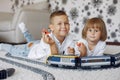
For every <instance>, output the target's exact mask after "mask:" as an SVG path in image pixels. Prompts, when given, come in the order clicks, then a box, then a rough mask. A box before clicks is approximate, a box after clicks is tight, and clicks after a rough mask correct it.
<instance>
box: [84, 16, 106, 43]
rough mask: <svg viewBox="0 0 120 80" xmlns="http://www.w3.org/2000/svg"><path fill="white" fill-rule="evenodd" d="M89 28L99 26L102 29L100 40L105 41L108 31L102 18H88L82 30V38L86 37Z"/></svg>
mask: <svg viewBox="0 0 120 80" xmlns="http://www.w3.org/2000/svg"><path fill="white" fill-rule="evenodd" d="M89 28H98V29H100V31H101V37H100V40H102V41H105V40H106V38H107V31H106V26H105V23H104V21H103V20H102V19H100V18H91V19H88V20H87V22H86V24H85V26H84V28H83V30H82V38H84V39H86V34H87V30H88V29H89Z"/></svg>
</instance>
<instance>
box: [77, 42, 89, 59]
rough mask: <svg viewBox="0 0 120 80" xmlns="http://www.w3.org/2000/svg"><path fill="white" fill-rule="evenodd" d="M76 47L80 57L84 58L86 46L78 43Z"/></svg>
mask: <svg viewBox="0 0 120 80" xmlns="http://www.w3.org/2000/svg"><path fill="white" fill-rule="evenodd" d="M77 46H78V50H79V52H80V53H81V54H80V57H83V56H86V55H87V49H86V46H85V45H84V44H83V43H80V42H79V43H78V44H77Z"/></svg>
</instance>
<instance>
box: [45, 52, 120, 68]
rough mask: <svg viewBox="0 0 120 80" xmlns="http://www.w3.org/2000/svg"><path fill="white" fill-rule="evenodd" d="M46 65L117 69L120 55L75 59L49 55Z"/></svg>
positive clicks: (73, 57)
mask: <svg viewBox="0 0 120 80" xmlns="http://www.w3.org/2000/svg"><path fill="white" fill-rule="evenodd" d="M46 62H47V64H49V65H58V66H66V67H68V68H69V67H74V68H82V69H89V68H92V69H96V68H108V67H117V66H119V65H120V53H117V54H115V55H104V56H89V57H81V58H79V57H77V56H66V55H50V56H49V57H48V58H47V61H46Z"/></svg>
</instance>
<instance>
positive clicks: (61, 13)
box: [50, 10, 68, 24]
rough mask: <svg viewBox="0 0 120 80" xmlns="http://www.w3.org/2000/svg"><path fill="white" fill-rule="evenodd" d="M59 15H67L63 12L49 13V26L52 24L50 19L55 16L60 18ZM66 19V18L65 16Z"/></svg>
mask: <svg viewBox="0 0 120 80" xmlns="http://www.w3.org/2000/svg"><path fill="white" fill-rule="evenodd" d="M61 15H65V16H67V14H66V13H65V12H64V11H61V10H59V11H55V12H53V13H51V15H50V24H52V21H53V20H52V19H53V18H54V17H55V16H61ZM67 17H68V16H67Z"/></svg>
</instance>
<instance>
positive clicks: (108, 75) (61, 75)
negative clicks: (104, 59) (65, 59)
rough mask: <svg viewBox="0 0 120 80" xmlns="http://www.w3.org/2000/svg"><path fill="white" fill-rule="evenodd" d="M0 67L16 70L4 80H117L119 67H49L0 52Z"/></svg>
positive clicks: (119, 77)
mask: <svg viewBox="0 0 120 80" xmlns="http://www.w3.org/2000/svg"><path fill="white" fill-rule="evenodd" d="M0 66H1V68H8V67H14V68H15V69H16V72H15V74H14V75H13V76H11V77H9V78H7V79H6V80H119V79H120V76H119V75H120V67H117V68H107V69H95V70H82V69H65V68H58V67H51V66H48V65H46V64H44V63H41V62H40V61H38V60H30V59H27V58H20V57H13V56H11V55H8V54H7V53H6V52H3V51H1V52H0Z"/></svg>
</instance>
